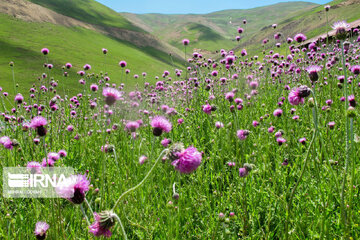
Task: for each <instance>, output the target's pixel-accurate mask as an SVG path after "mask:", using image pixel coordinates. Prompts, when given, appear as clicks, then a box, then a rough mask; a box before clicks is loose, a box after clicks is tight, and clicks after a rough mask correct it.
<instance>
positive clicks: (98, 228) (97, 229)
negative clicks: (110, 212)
mask: <svg viewBox="0 0 360 240" xmlns="http://www.w3.org/2000/svg"><path fill="white" fill-rule="evenodd" d="M94 217H95V222H94V223H93V224H91V225H90V226H89V232H91V233H92V234H94V236H95V237H100V236H104V237H108V238H109V237H111V234H112V233H111V231H110V230H109V228H110V227H107V226H103V224H102V222H101V220H102V219H101V217H100V216H99V214H97V213H96V212H94Z"/></svg>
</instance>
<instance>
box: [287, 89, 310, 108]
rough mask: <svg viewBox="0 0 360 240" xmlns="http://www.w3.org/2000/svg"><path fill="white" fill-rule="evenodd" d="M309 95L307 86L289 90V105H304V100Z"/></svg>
mask: <svg viewBox="0 0 360 240" xmlns="http://www.w3.org/2000/svg"><path fill="white" fill-rule="evenodd" d="M310 94H311V90H310V89H309V88H308V87H307V86H305V85H303V86H300V87H298V88H296V89H293V90H291V92H290V93H289V96H288V100H289V103H290V104H291V105H299V104H300V103H301V104H304V102H305V99H304V98H305V97H308V96H309V95H310Z"/></svg>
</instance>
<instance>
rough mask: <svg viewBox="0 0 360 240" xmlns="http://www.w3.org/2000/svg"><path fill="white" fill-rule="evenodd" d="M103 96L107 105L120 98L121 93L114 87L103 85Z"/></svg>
mask: <svg viewBox="0 0 360 240" xmlns="http://www.w3.org/2000/svg"><path fill="white" fill-rule="evenodd" d="M102 94H103V96H104V97H105V103H106V104H107V105H109V106H111V105H113V104H114V103H115V102H116V101H117V100H120V98H121V96H122V94H121V93H120V92H119V91H118V90H117V89H116V88H110V87H105V88H104V89H103V92H102Z"/></svg>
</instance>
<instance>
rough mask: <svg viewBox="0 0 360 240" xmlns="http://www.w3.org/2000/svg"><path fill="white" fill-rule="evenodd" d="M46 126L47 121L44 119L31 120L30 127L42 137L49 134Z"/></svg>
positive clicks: (39, 117) (35, 118)
mask: <svg viewBox="0 0 360 240" xmlns="http://www.w3.org/2000/svg"><path fill="white" fill-rule="evenodd" d="M46 124H47V121H46V119H45V118H44V117H41V116H37V117H34V118H33V119H32V120H31V123H30V127H31V128H33V129H35V130H36V131H37V133H38V134H39V136H40V137H43V136H45V135H46V133H47V130H46V128H45V125H46Z"/></svg>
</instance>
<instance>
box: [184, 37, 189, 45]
mask: <svg viewBox="0 0 360 240" xmlns="http://www.w3.org/2000/svg"><path fill="white" fill-rule="evenodd" d="M182 43H183V45H184V46H187V45H189V43H190V40H189V39H186V38H185V39H183V40H182Z"/></svg>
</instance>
